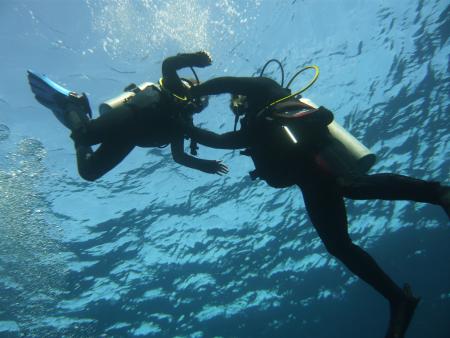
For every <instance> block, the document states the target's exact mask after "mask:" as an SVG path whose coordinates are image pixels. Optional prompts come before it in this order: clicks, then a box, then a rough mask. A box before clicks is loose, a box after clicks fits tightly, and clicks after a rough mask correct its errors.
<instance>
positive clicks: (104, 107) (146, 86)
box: [98, 82, 161, 115]
mask: <svg viewBox="0 0 450 338" xmlns="http://www.w3.org/2000/svg"><path fill="white" fill-rule="evenodd" d="M160 98H161V90H160V89H159V87H158V85H156V84H154V83H151V82H144V83H141V84H140V85H136V84H134V83H131V84H130V85H128V86H127V87H125V89H124V92H123V93H122V94H120V95H118V96H116V97H113V98H111V99H109V100H107V101H105V102H103V103H102V104H100V106H99V108H98V111H99V113H100V115H103V114H107V113H109V112H110V111H112V110H115V111H119V110H123V109H134V108H148V107H151V106H152V105H156V104H157V103H158V102H159V100H160Z"/></svg>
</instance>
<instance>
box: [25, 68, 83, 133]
mask: <svg viewBox="0 0 450 338" xmlns="http://www.w3.org/2000/svg"><path fill="white" fill-rule="evenodd" d="M28 82H29V83H30V86H31V91H32V92H33V94H34V96H35V98H36V100H37V101H38V102H39V103H40V104H42V105H43V106H45V107H47V108H48V109H50V110H51V111H52V112H53V114H54V115H55V116H56V118H57V119H58V120H59V122H61V123H62V124H63V125H64V126H66V127H67V128H69V129H74V126H73V123H71V119H70V117H69V112H70V111H75V112H76V113H77V115H81V116H80V118H82V119H87V117H88V116H89V118H92V111H91V107H90V106H89V101H88V98H87V96H86V94H85V93H83V94H81V95H80V94H77V93H75V92H72V91H70V90H68V89H66V88H64V87H62V86H60V85H59V84H57V83H56V82H54V81H52V80H50V79H49V78H48V77H47V76H45V75H38V74H36V73H34V72H32V71H31V70H29V71H28Z"/></svg>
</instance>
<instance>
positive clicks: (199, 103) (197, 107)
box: [181, 78, 209, 114]
mask: <svg viewBox="0 0 450 338" xmlns="http://www.w3.org/2000/svg"><path fill="white" fill-rule="evenodd" d="M181 81H182V82H183V85H184V86H185V87H186V88H187V89H188V90H189V89H190V88H192V87H194V86H197V85H199V84H200V83H199V82H198V81H197V80H196V79H186V78H182V79H181ZM208 104H209V98H208V96H200V97H192V98H190V99H189V101H188V108H189V110H190V112H191V113H192V114H197V113H200V112H201V111H202V110H203V109H205V108H206V107H208Z"/></svg>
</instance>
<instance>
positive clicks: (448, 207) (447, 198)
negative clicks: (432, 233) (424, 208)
mask: <svg viewBox="0 0 450 338" xmlns="http://www.w3.org/2000/svg"><path fill="white" fill-rule="evenodd" d="M439 204H440V205H441V207H442V208H443V209H444V211H445V212H446V214H447V217H448V218H449V219H450V187H449V186H441V187H440V192H439Z"/></svg>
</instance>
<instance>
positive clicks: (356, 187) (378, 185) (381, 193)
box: [338, 174, 441, 204]
mask: <svg viewBox="0 0 450 338" xmlns="http://www.w3.org/2000/svg"><path fill="white" fill-rule="evenodd" d="M338 185H339V187H340V188H341V191H342V193H343V195H344V196H345V197H348V198H351V199H382V200H408V201H416V202H425V203H433V204H439V196H440V195H439V192H440V189H441V185H440V184H439V183H438V182H432V181H424V180H419V179H416V178H412V177H408V176H403V175H398V174H374V175H361V176H349V177H346V178H340V179H338Z"/></svg>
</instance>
